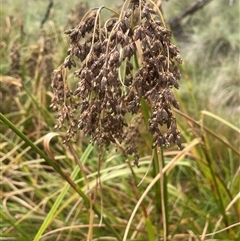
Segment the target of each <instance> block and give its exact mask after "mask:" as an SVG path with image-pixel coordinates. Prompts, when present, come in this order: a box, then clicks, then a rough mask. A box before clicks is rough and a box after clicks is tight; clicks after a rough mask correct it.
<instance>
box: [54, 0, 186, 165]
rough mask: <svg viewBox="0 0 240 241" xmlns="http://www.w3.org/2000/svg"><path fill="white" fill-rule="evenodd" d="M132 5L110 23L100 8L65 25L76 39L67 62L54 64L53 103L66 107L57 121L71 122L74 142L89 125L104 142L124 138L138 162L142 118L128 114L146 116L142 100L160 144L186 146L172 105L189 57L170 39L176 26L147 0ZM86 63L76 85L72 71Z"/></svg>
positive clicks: (98, 141) (90, 131)
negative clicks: (169, 26)
mask: <svg viewBox="0 0 240 241" xmlns="http://www.w3.org/2000/svg"><path fill="white" fill-rule="evenodd" d="M125 5H126V4H124V7H123V8H122V10H121V13H120V15H119V16H118V17H117V18H110V19H108V20H107V21H106V22H105V24H104V25H103V26H102V25H101V21H100V12H101V11H100V10H101V9H98V10H97V11H93V12H91V13H89V14H87V15H85V18H83V20H82V21H81V22H80V24H79V25H77V26H76V27H75V28H73V29H70V30H67V31H66V32H65V33H66V34H67V35H68V36H69V38H70V43H71V46H70V48H69V50H68V56H67V57H66V59H65V61H64V63H63V64H62V65H61V66H60V67H59V69H58V70H55V71H54V77H53V80H52V88H53V90H54V97H53V99H52V104H51V106H52V107H53V108H54V109H55V110H57V111H58V113H59V118H58V124H57V126H56V127H58V128H61V127H62V125H63V124H64V122H66V121H67V122H68V130H67V133H66V141H69V140H70V139H71V138H72V137H73V136H74V135H75V133H76V132H77V130H82V131H83V132H84V133H85V134H86V135H88V136H90V137H91V140H92V141H93V142H94V143H96V144H97V145H98V146H103V145H104V146H109V145H110V144H111V143H123V144H124V145H125V147H126V148H125V153H126V154H127V155H132V154H133V155H134V158H135V164H136V165H138V158H139V156H138V153H137V143H136V136H137V135H138V126H139V123H140V122H141V121H137V122H136V123H135V124H134V125H133V124H129V121H128V119H129V118H127V117H129V116H134V115H141V101H142V100H144V101H145V102H146V103H147V106H148V107H149V109H150V110H151V115H150V118H149V120H148V124H149V126H148V130H149V132H150V133H151V134H152V136H153V147H155V146H167V147H168V146H169V145H170V144H171V143H172V144H177V145H178V146H179V147H180V146H181V138H180V132H179V131H178V129H177V124H176V119H175V117H174V116H173V114H172V106H174V107H175V108H179V106H178V102H177V101H176V99H175V97H174V94H173V92H172V87H175V88H177V89H178V87H179V85H178V81H179V80H180V73H179V70H178V68H177V65H176V61H177V62H179V63H181V57H180V55H179V51H178V49H177V47H176V46H175V45H173V44H172V43H171V41H170V38H171V32H170V31H169V30H167V29H166V28H165V27H164V24H163V23H162V22H161V21H160V20H159V17H158V15H157V13H156V12H155V11H154V10H153V8H152V7H151V6H150V5H148V4H147V1H146V0H142V1H139V0H131V1H130V3H129V4H128V5H127V6H125ZM136 19H138V22H137V23H135V21H133V20H136ZM79 62H80V63H81V66H80V68H79V69H78V70H76V71H75V72H74V75H75V77H77V78H78V83H77V87H76V89H75V90H74V91H73V92H72V91H70V90H69V89H68V87H67V84H66V77H65V76H66V74H65V71H66V68H68V69H71V68H72V67H76V66H77V65H78V64H79ZM140 119H141V118H140ZM163 126H166V127H167V131H166V132H163V128H162V127H163Z"/></svg>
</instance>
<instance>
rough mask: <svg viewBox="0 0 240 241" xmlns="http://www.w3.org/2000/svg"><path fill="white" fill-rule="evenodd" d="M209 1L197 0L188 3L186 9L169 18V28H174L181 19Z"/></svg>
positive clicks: (209, 0)
mask: <svg viewBox="0 0 240 241" xmlns="http://www.w3.org/2000/svg"><path fill="white" fill-rule="evenodd" d="M211 1H212V0H197V1H196V2H194V3H192V4H191V5H189V6H188V7H187V8H186V9H184V10H183V11H182V12H181V13H179V14H178V15H177V16H176V17H173V18H171V19H169V20H168V24H169V25H170V27H171V29H176V28H177V27H178V26H179V25H180V22H181V21H182V19H184V18H185V17H186V16H188V15H191V14H193V13H195V12H196V11H198V10H200V9H201V8H203V7H204V6H205V5H207V4H208V3H210V2H211Z"/></svg>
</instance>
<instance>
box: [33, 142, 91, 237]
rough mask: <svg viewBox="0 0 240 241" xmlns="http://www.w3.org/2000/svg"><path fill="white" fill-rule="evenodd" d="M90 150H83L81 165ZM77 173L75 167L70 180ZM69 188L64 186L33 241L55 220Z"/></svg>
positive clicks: (77, 169)
mask: <svg viewBox="0 0 240 241" xmlns="http://www.w3.org/2000/svg"><path fill="white" fill-rule="evenodd" d="M92 149H93V146H92V145H88V147H87V149H86V150H85V152H84V153H83V155H82V162H83V163H84V162H85V161H86V160H87V158H88V156H89V154H90V153H91V151H92ZM79 171H80V168H79V167H78V166H76V167H75V169H74V170H73V172H72V175H71V179H72V180H75V178H76V177H77V175H78V173H79ZM69 188H70V185H69V184H68V183H67V184H65V186H64V187H63V189H62V192H61V193H60V195H59V196H58V198H57V200H56V201H55V203H54V205H53V206H52V208H51V210H50V211H49V213H48V215H47V216H46V218H45V220H44V222H43V223H42V225H41V227H40V228H39V230H38V232H37V234H36V236H35V238H34V240H33V241H38V240H40V238H41V236H42V234H43V233H44V231H45V230H46V228H47V227H48V226H49V225H50V223H51V222H52V221H53V220H54V218H55V215H54V214H55V213H56V211H57V209H58V208H59V206H60V204H61V202H62V200H63V198H64V197H65V196H66V193H67V192H68V190H69Z"/></svg>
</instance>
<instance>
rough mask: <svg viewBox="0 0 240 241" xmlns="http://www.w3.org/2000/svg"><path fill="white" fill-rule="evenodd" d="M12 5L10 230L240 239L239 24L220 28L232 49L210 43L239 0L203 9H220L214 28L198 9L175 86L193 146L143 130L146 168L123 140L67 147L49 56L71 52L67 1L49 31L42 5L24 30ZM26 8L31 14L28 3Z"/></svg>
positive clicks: (92, 236)
mask: <svg viewBox="0 0 240 241" xmlns="http://www.w3.org/2000/svg"><path fill="white" fill-rule="evenodd" d="M27 2H29V3H30V4H39V3H38V1H27ZM236 2H237V1H234V4H237V3H236ZM5 4H6V3H4V5H3V7H4V8H3V10H2V13H1V17H2V20H3V26H4V29H5V30H4V32H3V35H2V39H1V46H3V47H4V48H3V50H1V51H2V61H1V77H0V79H1V82H0V85H1V89H0V94H1V102H2V104H1V113H0V129H1V133H0V139H1V142H0V163H1V169H0V172H1V173H0V175H1V201H0V208H1V212H0V215H1V222H0V224H1V225H0V230H1V238H2V239H3V240H16V241H21V240H22V241H26V240H29V241H30V240H34V241H37V240H71V241H72V240H73V241H74V240H136V241H137V240H144V241H145V240H150V241H151V240H164V239H165V240H166V239H167V238H168V240H197V241H200V240H238V238H239V237H240V232H239V230H240V229H239V226H240V213H239V210H240V202H239V199H240V190H239V175H240V173H239V172H240V169H239V158H240V153H239V152H240V151H239V144H240V142H239V134H240V130H239V115H238V113H239V110H238V108H239V107H238V105H239V101H238V100H239V99H238V97H237V94H238V92H237V87H238V84H239V83H238V78H237V73H238V66H237V65H234V64H232V63H233V62H234V63H235V62H236V61H235V60H236V53H235V52H236V48H237V46H238V43H237V41H236V37H235V34H236V29H235V32H234V33H233V31H232V30H231V29H232V28H233V29H234V26H236V25H235V24H234V22H232V23H233V25H234V26H232V25H231V26H232V27H231V28H228V29H225V30H224V31H227V32H224V31H223V32H221V31H220V33H218V34H221V37H222V38H224V39H225V40H224V41H223V42H224V43H227V45H226V46H228V47H227V48H224V49H223V48H222V47H221V48H216V42H217V41H216V42H215V44H214V43H210V42H211V41H214V39H213V38H212V37H213V35H214V33H216V31H217V30H216V29H217V26H220V25H221V26H220V27H221V29H222V28H224V26H222V25H224V24H227V22H228V21H232V20H233V16H236V8H235V9H233V11H230V10H229V11H228V10H226V11H222V12H223V14H222V15H221V14H220V15H219V14H218V13H219V11H220V10H221V9H223V8H226V5H225V2H224V1H219V2H218V1H213V2H212V3H211V4H210V5H209V6H207V7H206V8H205V9H204V10H203V11H205V12H204V16H206V18H205V19H204V21H207V20H206V19H208V18H210V17H211V21H212V24H208V25H207V26H206V24H205V23H202V21H203V20H202V18H201V14H203V12H202V11H201V12H199V13H198V14H197V15H196V16H195V18H196V21H195V24H194V29H195V32H194V33H191V35H192V37H191V40H189V41H190V43H191V44H190V43H188V46H187V51H185V49H186V46H184V47H182V57H183V59H184V61H185V63H184V66H183V68H182V76H183V78H182V80H181V88H180V91H178V93H176V94H177V95H178V96H177V98H178V101H179V102H180V111H177V110H175V115H176V117H177V121H178V126H179V129H180V130H181V135H182V142H183V148H182V149H181V150H177V149H176V148H174V147H170V148H168V149H164V150H161V149H160V148H159V149H158V152H157V151H153V152H152V151H151V150H150V149H149V148H148V147H147V143H148V142H149V141H150V142H151V140H149V139H148V138H149V137H148V135H145V133H144V131H143V134H142V138H141V140H139V141H140V142H141V143H142V147H141V148H142V152H141V155H142V156H141V158H140V160H139V164H140V168H136V167H133V166H131V162H130V161H129V160H126V159H125V158H124V157H123V156H122V155H121V154H120V153H119V152H116V151H115V148H110V149H109V150H108V151H106V152H100V151H99V150H98V149H97V148H95V147H92V146H91V144H90V143H89V141H88V139H87V138H85V137H83V136H82V135H81V134H79V135H78V137H77V141H76V143H72V144H69V146H66V145H63V144H62V141H61V134H62V133H56V132H55V131H54V128H53V127H54V124H55V120H56V116H54V115H55V114H54V113H53V112H52V111H50V110H49V105H50V100H51V97H52V93H51V89H50V80H51V73H50V71H49V72H47V73H46V71H45V70H46V69H45V68H46V66H45V67H44V65H43V64H44V63H45V60H46V58H47V57H51V61H52V66H53V67H54V68H55V67H57V66H58V65H59V63H61V62H62V61H63V59H64V57H65V54H66V51H67V48H68V43H67V39H66V37H64V36H63V35H62V32H63V31H62V30H63V29H64V28H65V23H66V21H65V20H64V19H63V18H62V16H67V14H68V11H69V10H64V9H65V7H62V8H58V10H56V9H54V14H55V15H54V17H56V19H58V18H61V21H62V22H61V21H55V20H54V19H50V20H51V21H49V22H47V23H46V25H45V26H44V32H41V31H40V30H39V29H38V30H36V28H35V27H36V26H38V24H39V20H40V19H41V17H38V18H37V19H34V18H33V16H34V11H37V8H32V11H33V12H32V13H31V14H30V13H29V15H28V17H27V19H28V20H27V21H26V22H24V21H23V27H24V31H25V34H24V35H21V32H20V31H19V30H20V29H21V27H20V22H21V21H17V20H16V18H11V17H10V14H11V11H12V10H11V9H19V8H18V7H19V6H17V5H15V4H16V3H15V1H14V4H10V5H8V6H7V5H5ZM41 4H42V5H43V3H41ZM58 4H60V3H58ZM91 4H93V3H91ZM169 4H174V0H171V1H169ZM31 6H37V5H31ZM39 6H40V5H39ZM61 6H62V5H61ZM64 6H65V5H64ZM176 6H177V5H176ZM55 7H56V8H57V7H58V5H57V4H56V6H55ZM180 7H181V6H180ZM213 8H214V12H216V14H214V16H212V15H211V11H212V10H213ZM34 9H36V10H34ZM68 9H69V8H68ZM219 9H220V10H219ZM28 12H29V9H28ZM43 12H44V11H43ZM58 13H59V15H58ZM17 14H19V16H20V18H21V13H20V11H17ZM166 14H167V12H166ZM14 17H15V16H14ZM220 20H221V21H220ZM204 21H203V22H204ZM234 21H236V19H235V18H234ZM220 22H221V24H220V25H219V23H220ZM214 23H215V24H214ZM186 26H187V25H186ZM188 26H190V25H188ZM28 27H29V28H28ZM189 28H190V27H189ZM33 29H35V32H34V34H31V33H32V32H31V31H33ZM207 31H209V33H208V34H207ZM33 35H34V36H33ZM204 36H205V40H206V41H205V40H204ZM206 37H207V38H208V39H206ZM38 39H39V42H38ZM194 39H195V40H196V44H195V45H194V41H193V40H194ZM191 41H192V42H191ZM198 41H199V42H201V44H202V45H201V48H200V49H198V48H197V46H198V45H197V44H199V42H198ZM209 43H210V45H209ZM220 43H221V42H220ZM16 44H17V50H18V51H19V53H20V56H21V57H20V63H19V69H16V71H15V72H14V74H13V71H12V69H11V57H10V52H11V49H12V46H16ZM49 44H50V46H52V47H49ZM214 46H215V48H214ZM213 48H214V49H213ZM198 50H199V52H197V51H198ZM209 50H211V51H209ZM220 50H221V51H224V54H223V53H222V52H221V51H220ZM204 52H207V53H208V55H207V56H206V55H204V54H202V53H204ZM192 56H195V57H196V59H195V60H194V61H192V60H193V59H194V58H195V57H194V58H193V57H192ZM216 56H217V62H216ZM230 56H233V57H232V58H233V59H235V60H234V61H231V58H230ZM31 57H32V58H33V59H32V61H34V63H36V64H34V65H33V66H32V70H31V71H30V69H29V66H27V59H29V58H30V59H31ZM44 59H45V60H44ZM190 61H192V62H191V63H190ZM15 66H17V65H15ZM206 66H208V68H206ZM69 78H71V73H69ZM203 80H204V81H203ZM72 81H74V80H72ZM163 210H165V212H164V213H163Z"/></svg>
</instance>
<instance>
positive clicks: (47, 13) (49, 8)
mask: <svg viewBox="0 0 240 241" xmlns="http://www.w3.org/2000/svg"><path fill="white" fill-rule="evenodd" d="M52 7H53V0H50V2H49V4H48V7H47V11H46V13H45V15H44V18H43V20H42V21H41V26H40V28H41V29H42V28H43V25H44V24H45V23H46V22H47V20H48V18H49V15H50V11H51V9H52Z"/></svg>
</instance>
